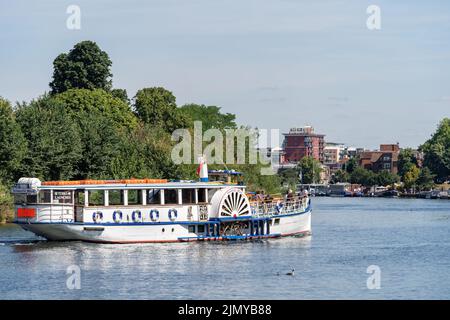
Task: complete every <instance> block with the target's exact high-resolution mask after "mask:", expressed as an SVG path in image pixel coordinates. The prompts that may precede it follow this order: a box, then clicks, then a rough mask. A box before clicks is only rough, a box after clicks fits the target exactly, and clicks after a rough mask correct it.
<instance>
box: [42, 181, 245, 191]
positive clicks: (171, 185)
mask: <svg viewBox="0 0 450 320" xmlns="http://www.w3.org/2000/svg"><path fill="white" fill-rule="evenodd" d="M224 187H241V188H242V187H245V186H243V185H237V184H226V183H220V182H166V183H129V184H126V183H114V184H108V183H101V184H72V185H71V184H65V185H44V184H43V185H41V186H40V187H39V189H40V190H51V189H64V190H77V189H88V190H95V189H101V190H116V189H193V188H211V189H214V188H224Z"/></svg>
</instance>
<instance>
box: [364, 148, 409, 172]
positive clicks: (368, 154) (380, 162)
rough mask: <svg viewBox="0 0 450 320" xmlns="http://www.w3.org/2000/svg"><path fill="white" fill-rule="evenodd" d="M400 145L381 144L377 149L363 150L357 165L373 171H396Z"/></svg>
mask: <svg viewBox="0 0 450 320" xmlns="http://www.w3.org/2000/svg"><path fill="white" fill-rule="evenodd" d="M399 154H400V146H399V145H398V143H397V144H381V145H380V150H379V151H363V152H361V153H360V155H359V165H360V166H361V167H363V168H365V169H368V170H371V171H373V172H379V171H381V170H389V171H390V172H391V173H393V174H396V173H397V172H398V166H397V163H398V155H399Z"/></svg>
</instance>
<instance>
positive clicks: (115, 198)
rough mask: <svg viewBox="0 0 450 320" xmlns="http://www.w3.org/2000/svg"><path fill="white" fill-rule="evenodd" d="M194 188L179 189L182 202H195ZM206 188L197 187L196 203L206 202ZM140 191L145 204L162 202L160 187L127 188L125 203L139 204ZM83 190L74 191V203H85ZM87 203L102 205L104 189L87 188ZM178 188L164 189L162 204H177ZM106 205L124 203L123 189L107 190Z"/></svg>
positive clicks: (140, 201)
mask: <svg viewBox="0 0 450 320" xmlns="http://www.w3.org/2000/svg"><path fill="white" fill-rule="evenodd" d="M195 190H196V189H181V202H182V203H183V204H195V203H196V201H195ZM206 190H207V189H197V192H198V195H197V203H205V202H207V200H208V199H207V198H206V197H207V194H206ZM213 191H214V190H210V192H209V194H210V195H209V198H211V196H212V194H213ZM142 192H146V202H145V203H146V204H147V205H151V204H162V201H161V200H162V199H161V192H162V190H161V189H150V190H137V189H131V190H127V200H128V201H127V204H128V205H140V204H142V203H143V201H142V197H143V196H142ZM85 200H86V199H85V193H84V190H79V191H76V192H75V203H76V204H78V205H84V204H85ZM88 203H89V206H103V205H105V204H106V201H105V190H89V191H88ZM178 203H179V199H178V189H164V204H178ZM108 205H110V206H120V205H125V192H124V190H108Z"/></svg>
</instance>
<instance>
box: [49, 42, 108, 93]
mask: <svg viewBox="0 0 450 320" xmlns="http://www.w3.org/2000/svg"><path fill="white" fill-rule="evenodd" d="M111 65H112V62H111V60H110V59H109V56H108V54H107V53H106V52H104V51H102V50H101V49H100V48H99V47H98V45H97V44H96V43H95V42H93V41H82V42H80V43H77V44H76V45H75V46H74V47H73V49H71V50H70V51H69V53H61V54H60V55H58V56H57V57H56V59H55V60H54V61H53V81H52V82H50V88H51V92H52V94H56V93H61V92H64V91H66V90H69V89H73V88H78V89H90V90H92V89H103V90H110V89H111V77H112V74H111V71H110V68H111Z"/></svg>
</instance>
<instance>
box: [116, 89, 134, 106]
mask: <svg viewBox="0 0 450 320" xmlns="http://www.w3.org/2000/svg"><path fill="white" fill-rule="evenodd" d="M111 95H112V96H113V97H114V98H119V99H120V100H122V101H123V102H126V103H127V104H129V103H130V99H128V94H127V90H125V89H112V90H111Z"/></svg>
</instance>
